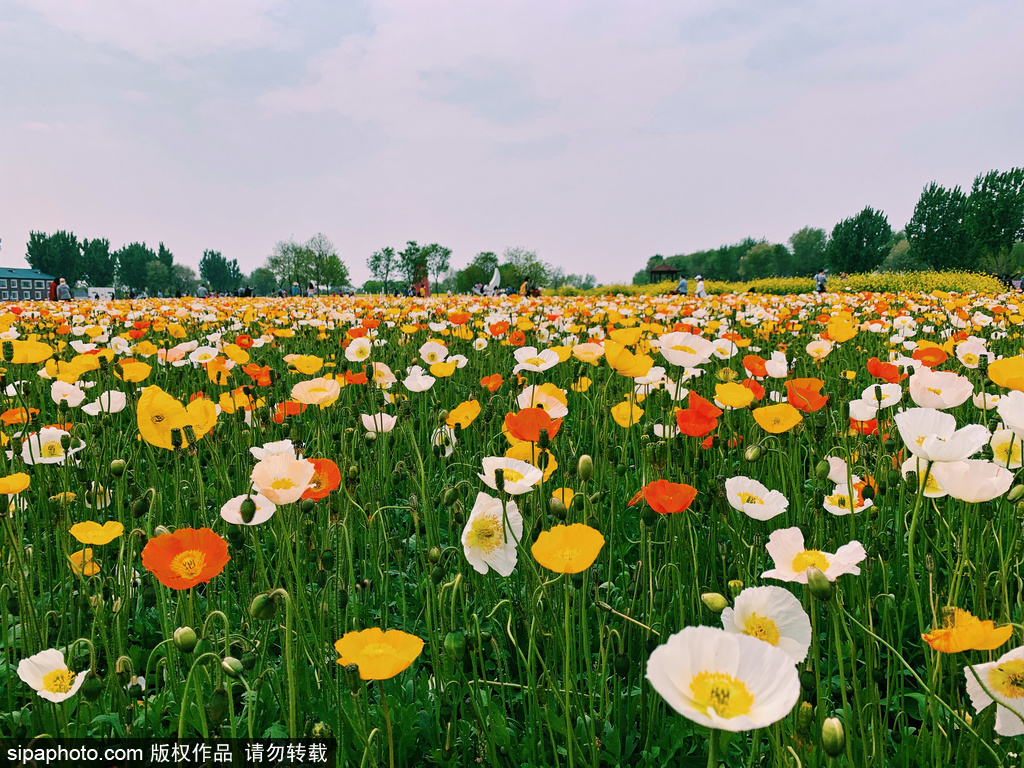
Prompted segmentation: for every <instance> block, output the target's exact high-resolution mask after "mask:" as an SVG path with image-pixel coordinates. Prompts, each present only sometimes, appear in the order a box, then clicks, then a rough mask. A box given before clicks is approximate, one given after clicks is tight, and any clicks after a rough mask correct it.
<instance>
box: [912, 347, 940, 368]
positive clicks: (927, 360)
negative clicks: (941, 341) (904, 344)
mask: <svg viewBox="0 0 1024 768" xmlns="http://www.w3.org/2000/svg"><path fill="white" fill-rule="evenodd" d="M913 357H914V359H915V360H920V361H921V365H923V366H925V367H926V368H934V367H935V366H937V365H942V364H943V363H944V362H946V361H947V360H948V359H949V355H947V354H946V353H945V351H944V350H942V349H940V348H939V347H926V348H918V349H915V350H914V355H913Z"/></svg>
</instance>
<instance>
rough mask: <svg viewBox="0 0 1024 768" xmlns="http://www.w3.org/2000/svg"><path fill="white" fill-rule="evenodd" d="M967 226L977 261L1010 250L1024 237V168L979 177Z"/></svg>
mask: <svg viewBox="0 0 1024 768" xmlns="http://www.w3.org/2000/svg"><path fill="white" fill-rule="evenodd" d="M964 226H965V228H966V230H967V237H968V239H969V241H970V251H971V255H972V257H973V258H974V259H976V260H977V259H980V258H981V257H982V256H984V255H985V254H996V253H999V252H1000V251H1009V250H1010V249H1011V248H1013V245H1014V243H1016V242H1017V241H1018V240H1021V239H1022V238H1024V168H1012V169H1010V170H1009V171H1004V172H999V171H989V172H988V173H984V174H978V176H977V177H976V178H975V179H974V183H973V184H972V185H971V196H970V198H969V199H968V202H967V211H966V214H965V216H964Z"/></svg>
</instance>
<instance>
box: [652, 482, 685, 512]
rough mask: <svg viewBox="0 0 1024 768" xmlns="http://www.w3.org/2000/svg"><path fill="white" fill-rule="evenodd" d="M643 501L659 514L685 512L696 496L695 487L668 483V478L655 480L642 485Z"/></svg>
mask: <svg viewBox="0 0 1024 768" xmlns="http://www.w3.org/2000/svg"><path fill="white" fill-rule="evenodd" d="M643 492H644V501H646V502H647V504H648V505H649V506H650V507H651V509H653V510H654V511H655V512H657V513H658V514H661V515H674V514H676V513H677V512H685V511H686V510H687V509H689V507H690V504H692V503H693V500H694V499H695V498H697V489H696V488H694V487H693V486H691V485H686V483H670V482H669V481H668V480H655V481H654V482H653V483H648V484H647V485H645V486H644V487H643Z"/></svg>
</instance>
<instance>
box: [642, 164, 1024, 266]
mask: <svg viewBox="0 0 1024 768" xmlns="http://www.w3.org/2000/svg"><path fill="white" fill-rule="evenodd" d="M1022 240H1024V168H1013V169H1011V170H1009V171H989V172H988V173H982V174H979V175H978V176H977V177H976V178H975V179H974V183H973V184H972V185H971V189H970V191H969V192H965V191H964V190H962V189H961V188H960V187H959V186H955V187H952V188H946V187H943V186H941V185H939V184H938V183H937V182H934V181H933V182H931V183H930V184H928V186H926V187H925V188H924V190H923V191H922V192H921V197H920V199H919V200H918V202H917V205H916V206H915V207H914V214H913V216H911V219H910V221H909V222H908V223H907V224H906V226H905V227H904V228H903V229H902V230H898V231H897V230H893V228H892V226H891V225H890V224H889V220H888V218H887V217H886V215H885V214H884V213H883V212H882V211H878V210H875V209H874V208H872V207H870V206H868V207H866V208H864V209H863V210H862V211H860V212H859V213H857V214H856V215H855V216H851V217H849V218H846V219H843V220H842V221H840V222H839V223H838V224H836V225H835V226H834V227H833V228H832V231H831V233H828V232H826V231H825V230H824V229H818V228H815V227H804V228H803V229H801V230H799V231H798V232H795V233H793V235H792V236H791V237H790V238H789V244H788V247H787V246H786V245H782V244H780V243H770V242H768V241H767V240H763V239H762V240H755V239H753V238H748V239H746V240H743V241H742V242H740V243H736V244H734V245H723V246H722V247H720V248H714V249H711V250H706V251H697V252H695V253H688V254H679V255H676V256H669V257H667V258H666V257H664V256H661V255H660V254H659V255H655V256H652V257H651V258H650V259H648V262H647V265H646V267H645V268H644V269H641V270H640V271H638V272H637V273H636V274H635V275H634V276H633V283H634V284H635V285H645V284H647V283H648V282H649V279H650V278H649V273H648V270H650V269H651V268H653V267H655V266H658V265H660V264H668V265H670V266H673V267H676V268H677V269H679V270H681V271H682V273H683V274H685V275H690V276H693V275H697V274H700V275H702V276H703V277H704V278H705V279H711V280H754V279H757V278H762V277H772V276H779V277H789V276H805V275H812V274H814V273H815V272H817V271H818V270H819V269H821V268H822V267H826V268H828V269H829V270H830V271H831V272H833V273H837V274H838V273H842V272H847V273H854V272H872V271H876V270H877V271H881V272H889V271H891V272H914V271H921V270H926V269H935V270H943V269H952V268H956V269H965V270H977V271H983V272H990V273H992V274H994V275H997V276H1000V277H1003V278H1009V277H1010V276H1012V275H1015V274H1019V273H1020V272H1022V271H1024V242H1022Z"/></svg>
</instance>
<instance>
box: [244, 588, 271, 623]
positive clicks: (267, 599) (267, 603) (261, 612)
mask: <svg viewBox="0 0 1024 768" xmlns="http://www.w3.org/2000/svg"><path fill="white" fill-rule="evenodd" d="M276 614H277V601H276V600H275V599H274V598H272V597H271V596H270V595H268V594H266V593H263V594H260V595H256V597H254V598H253V599H252V603H250V604H249V615H250V616H252V617H253V618H254V619H258V620H260V621H270V620H272V619H273V618H274V616H275V615H276Z"/></svg>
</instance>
